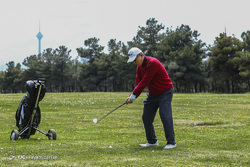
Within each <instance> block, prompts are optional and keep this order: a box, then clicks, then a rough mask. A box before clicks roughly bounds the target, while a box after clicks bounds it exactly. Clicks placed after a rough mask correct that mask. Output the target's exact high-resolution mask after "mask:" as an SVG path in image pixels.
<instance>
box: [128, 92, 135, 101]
mask: <svg viewBox="0 0 250 167" xmlns="http://www.w3.org/2000/svg"><path fill="white" fill-rule="evenodd" d="M135 99H136V95H135V94H134V93H131V94H130V96H129V100H130V101H134V100H135Z"/></svg>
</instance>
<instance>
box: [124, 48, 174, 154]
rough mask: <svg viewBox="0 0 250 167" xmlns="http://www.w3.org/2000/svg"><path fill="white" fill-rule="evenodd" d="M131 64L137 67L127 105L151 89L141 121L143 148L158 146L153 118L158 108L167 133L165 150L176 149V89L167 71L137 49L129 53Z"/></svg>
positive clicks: (157, 61)
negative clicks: (173, 115)
mask: <svg viewBox="0 0 250 167" xmlns="http://www.w3.org/2000/svg"><path fill="white" fill-rule="evenodd" d="M128 54H129V59H128V63H130V62H133V63H134V64H135V65H136V66H137V70H136V87H135V88H134V90H133V92H132V93H131V94H130V96H129V97H128V98H127V99H126V102H125V103H126V104H128V103H132V102H133V101H134V100H135V99H136V98H137V97H138V96H140V94H141V92H142V91H143V90H144V88H146V87H147V88H148V97H147V99H146V100H145V101H144V109H143V115H142V120H143V124H144V128H145V132H146V137H147V141H148V142H147V143H146V144H140V146H141V147H150V146H158V145H159V143H158V141H157V137H156V135H155V131H154V125H153V122H154V118H155V114H156V112H157V109H158V108H159V113H160V117H161V121H162V124H163V127H164V131H165V137H166V140H167V145H166V146H165V147H164V148H163V149H170V148H175V147H176V143H175V136H174V127H173V118H172V107H171V102H172V97H173V93H174V88H173V84H172V81H171V79H170V78H169V76H168V73H167V71H166V69H165V67H164V66H163V65H162V64H161V63H160V61H159V60H157V59H156V58H153V57H149V56H145V55H144V54H143V52H142V51H141V50H140V49H139V48H136V47H133V48H131V49H130V50H129V52H128Z"/></svg>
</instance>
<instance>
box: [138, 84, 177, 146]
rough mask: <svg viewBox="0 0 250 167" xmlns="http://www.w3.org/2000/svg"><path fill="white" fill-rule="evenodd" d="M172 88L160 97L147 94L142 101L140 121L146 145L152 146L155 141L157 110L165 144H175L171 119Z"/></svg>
mask: <svg viewBox="0 0 250 167" xmlns="http://www.w3.org/2000/svg"><path fill="white" fill-rule="evenodd" d="M173 93H174V88H171V89H169V90H168V91H166V92H163V93H161V94H160V95H150V94H148V97H147V99H146V100H145V101H144V109H143V115H142V120H143V124H144V128H145V132H146V137H147V140H148V143H150V144H154V143H155V142H156V141H157V137H156V135H155V130H154V125H153V122H154V119H155V115H156V112H157V110H158V108H159V114H160V118H161V121H162V124H163V127H164V131H165V137H166V140H167V144H175V136H174V126H173V117H172V106H171V103H172V98H173Z"/></svg>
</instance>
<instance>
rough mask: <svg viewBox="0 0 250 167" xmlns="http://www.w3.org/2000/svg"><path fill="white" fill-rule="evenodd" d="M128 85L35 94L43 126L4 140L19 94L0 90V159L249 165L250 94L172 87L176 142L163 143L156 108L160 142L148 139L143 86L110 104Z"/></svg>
mask: <svg viewBox="0 0 250 167" xmlns="http://www.w3.org/2000/svg"><path fill="white" fill-rule="evenodd" d="M128 95H129V93H47V94H46V95H45V98H44V99H43V101H41V102H40V108H41V112H42V120H41V123H40V125H39V128H41V129H42V130H43V131H46V132H47V131H48V130H49V129H55V131H56V133H57V140H55V141H51V140H48V138H47V137H46V136H45V135H43V134H41V133H39V132H36V134H35V135H32V136H31V138H30V139H29V140H18V141H10V140H9V137H10V133H11V131H12V130H13V129H17V128H16V127H15V112H16V109H17V107H18V105H19V103H20V101H21V99H22V97H23V96H24V94H0V122H1V126H0V166H48V165H49V166H250V161H249V155H250V151H249V150H250V129H249V127H250V94H209V93H202V94H178V93H176V94H174V98H173V103H172V107H173V119H174V128H175V135H176V142H177V148H175V149H171V150H163V149H162V148H163V147H164V146H165V144H166V140H165V136H164V131H163V127H162V123H161V121H160V118H159V114H157V115H156V118H155V121H154V126H155V131H156V135H157V137H158V142H159V144H160V145H159V146H157V147H151V148H140V147H139V144H140V143H146V138H145V133H144V128H143V123H142V120H141V115H142V108H143V100H144V99H145V98H146V94H145V93H143V94H142V95H141V96H140V97H139V98H138V99H137V100H136V101H135V102H134V103H133V104H129V105H125V106H123V107H121V108H119V109H118V110H117V111H114V112H113V113H112V114H110V115H109V116H107V117H106V118H105V119H103V120H102V121H101V122H99V123H97V124H94V123H93V122H92V120H93V119H94V118H97V119H98V118H101V117H102V116H104V115H105V114H107V113H108V112H109V111H111V110H113V109H114V108H116V107H117V106H119V105H120V104H122V103H123V102H124V101H125V99H126V97H127V96H128Z"/></svg>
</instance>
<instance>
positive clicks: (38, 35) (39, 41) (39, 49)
mask: <svg viewBox="0 0 250 167" xmlns="http://www.w3.org/2000/svg"><path fill="white" fill-rule="evenodd" d="M36 37H37V38H38V54H41V39H42V37H43V34H42V33H41V32H40V22H39V33H38V34H37V35H36Z"/></svg>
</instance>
